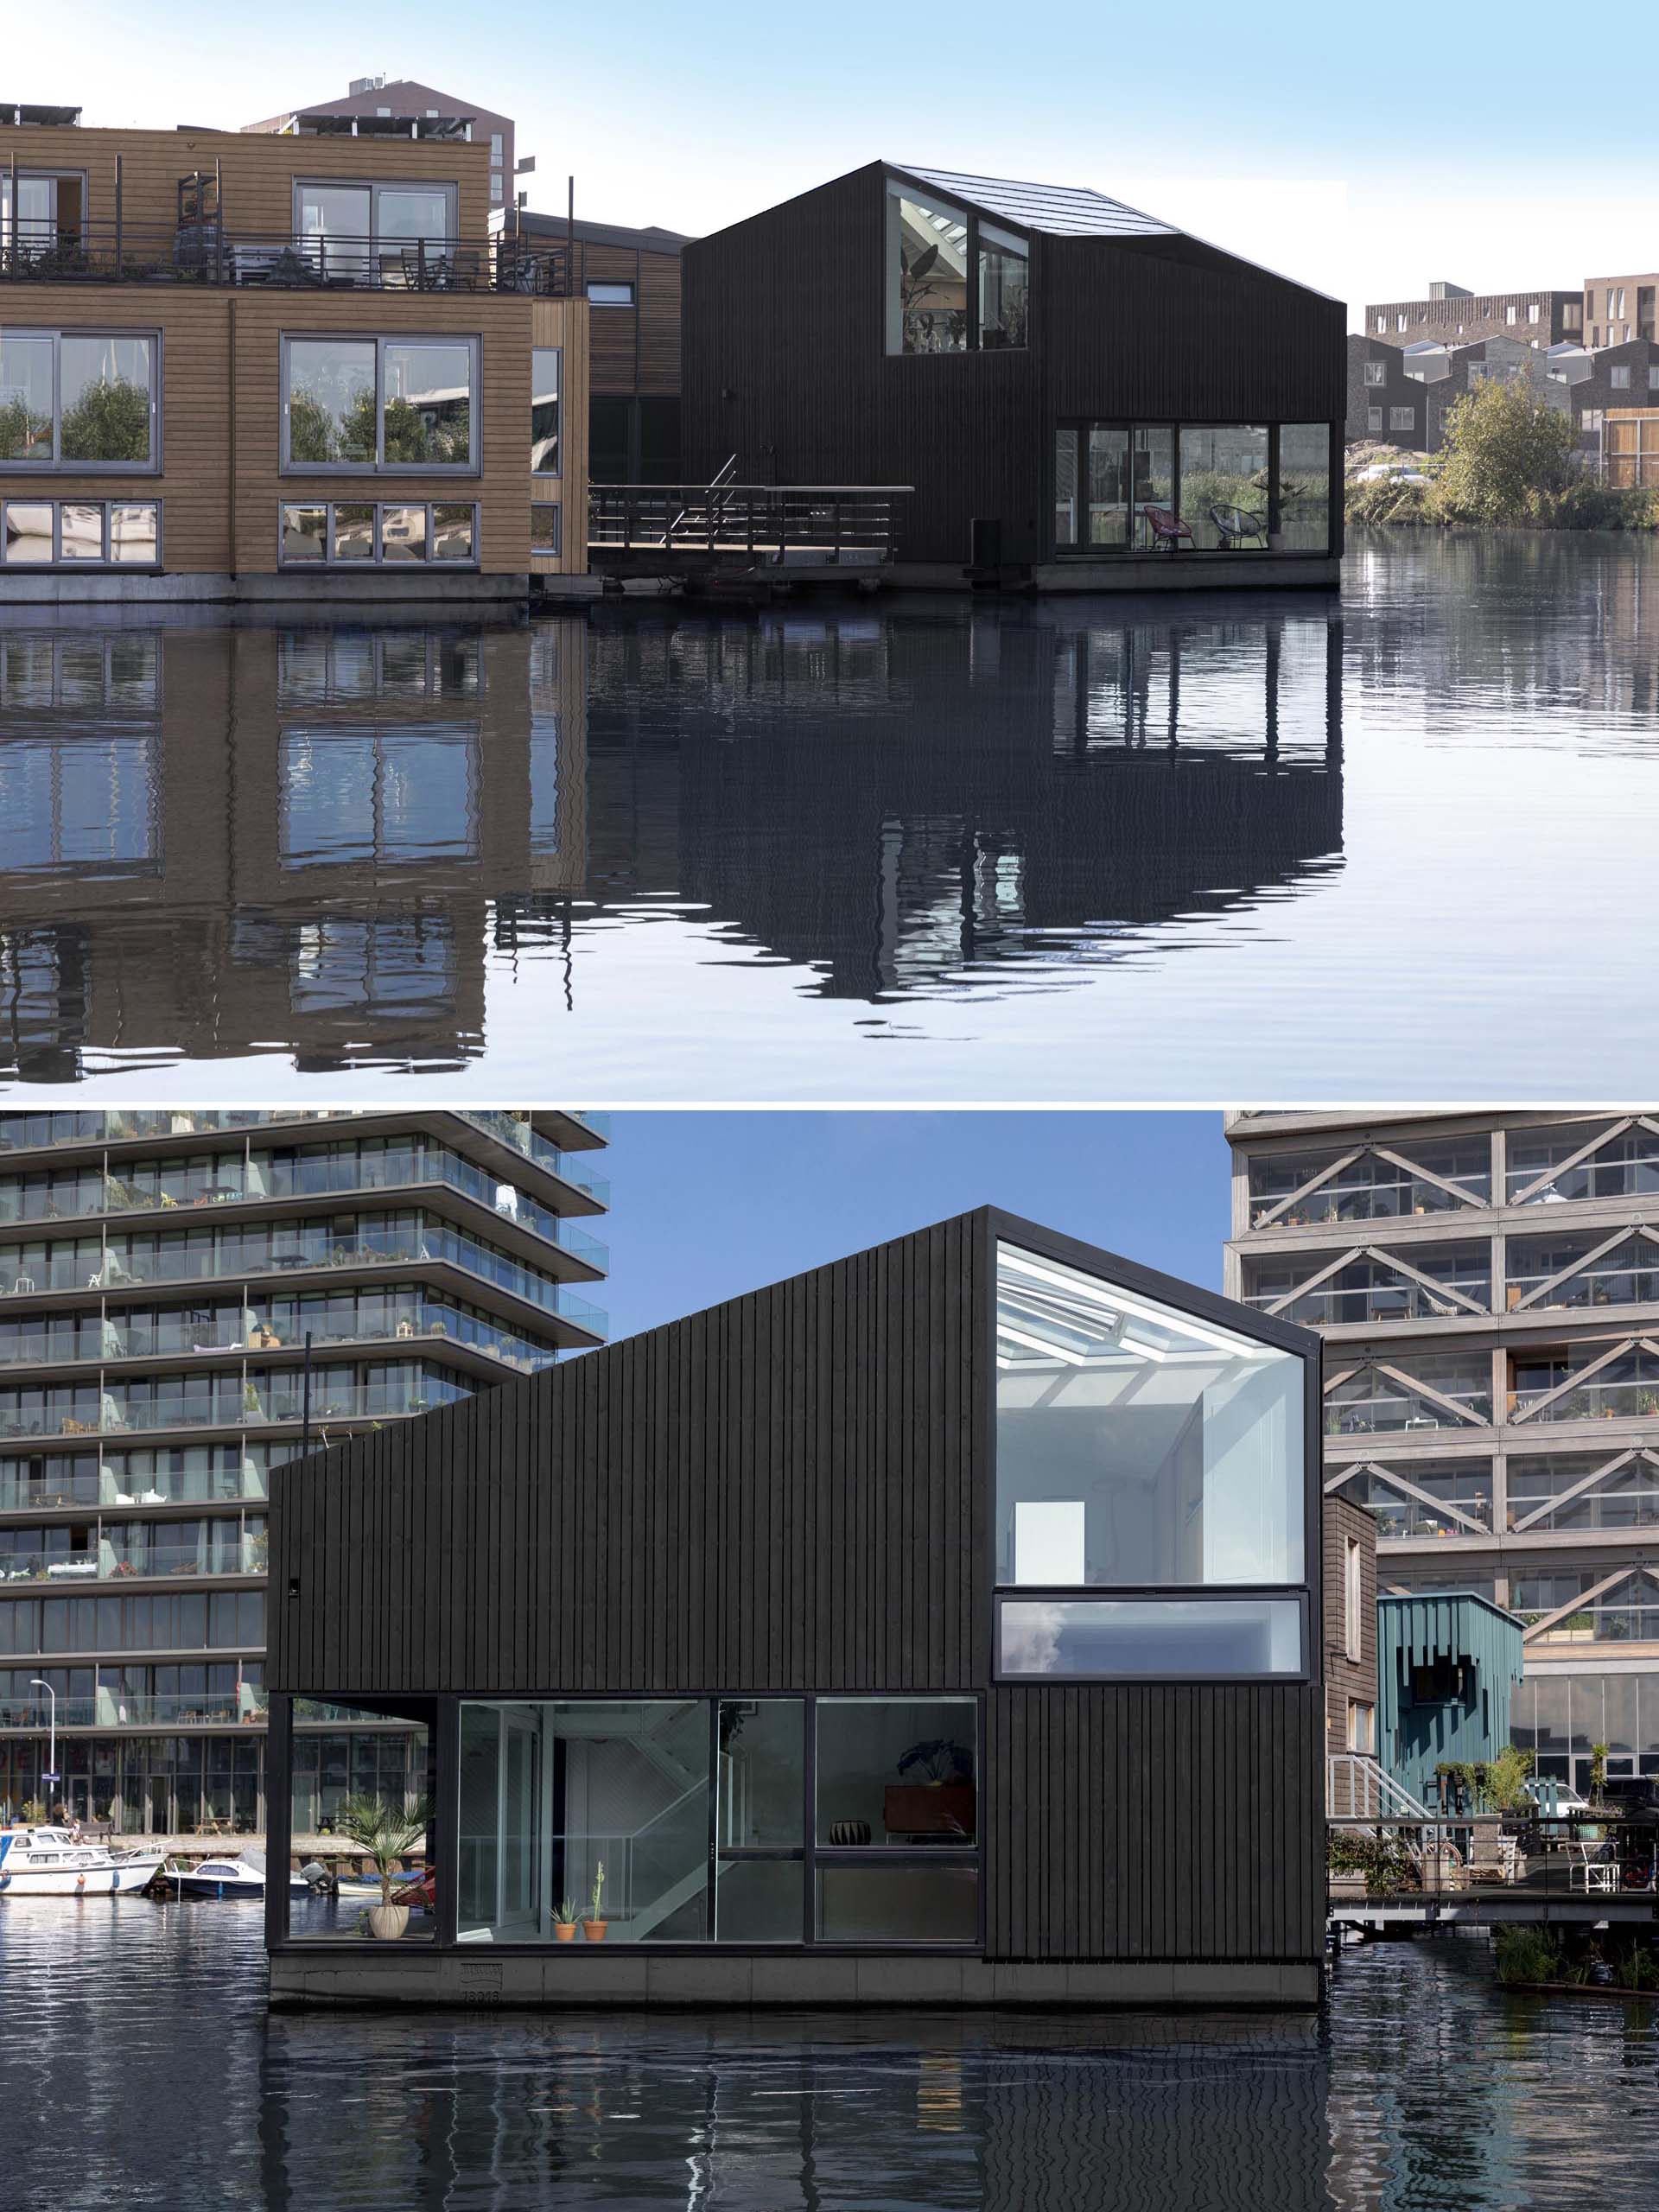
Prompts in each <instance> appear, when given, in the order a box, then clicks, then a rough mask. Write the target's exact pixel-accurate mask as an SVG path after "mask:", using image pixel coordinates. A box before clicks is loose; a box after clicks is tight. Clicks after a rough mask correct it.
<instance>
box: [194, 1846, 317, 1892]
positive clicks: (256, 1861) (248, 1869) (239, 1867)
mask: <svg viewBox="0 0 1659 2212" xmlns="http://www.w3.org/2000/svg"><path fill="white" fill-rule="evenodd" d="M166 1878H167V1881H168V1885H169V1886H170V1887H171V1889H172V1890H173V1891H174V1893H175V1896H178V1897H264V1894H265V1854H264V1852H263V1851H257V1850H248V1851H242V1852H238V1853H237V1855H236V1856H235V1857H234V1858H233V1859H194V1860H191V1859H175V1860H174V1861H173V1863H172V1864H171V1865H170V1866H168V1869H167V1877H166ZM288 1886H289V1889H290V1890H303V1889H304V1888H305V1887H306V1886H307V1885H306V1883H305V1882H304V1881H303V1880H302V1878H301V1877H300V1876H299V1875H298V1874H295V1873H290V1874H289V1878H288Z"/></svg>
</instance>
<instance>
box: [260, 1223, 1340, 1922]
mask: <svg viewBox="0 0 1659 2212" xmlns="http://www.w3.org/2000/svg"><path fill="white" fill-rule="evenodd" d="M1009 1231H1014V1232H1016V1233H1017V1234H1018V1235H1019V1237H1020V1241H1021V1242H1022V1243H1026V1244H1027V1245H1030V1244H1031V1243H1033V1241H1035V1242H1036V1243H1038V1246H1039V1249H1047V1250H1050V1251H1051V1252H1052V1254H1053V1255H1054V1256H1056V1257H1063V1258H1066V1259H1069V1260H1070V1261H1071V1262H1073V1263H1074V1264H1075V1263H1077V1260H1078V1257H1079V1255H1082V1254H1084V1251H1085V1248H1083V1247H1080V1246H1077V1245H1076V1244H1074V1243H1071V1240H1069V1239H1064V1238H1054V1237H1052V1236H1047V1235H1046V1232H1043V1231H1040V1230H1035V1229H1034V1228H1033V1226H1032V1224H1016V1223H1013V1222H1011V1221H1009V1220H1008V1219H1007V1217H1003V1216H1001V1215H999V1214H997V1213H996V1212H995V1211H993V1210H990V1209H982V1210H981V1211H978V1212H976V1213H973V1214H969V1215H965V1216H963V1217H959V1218H957V1219H955V1220H952V1221H949V1222H945V1223H943V1224H938V1226H936V1227H934V1228H931V1229H928V1230H922V1231H919V1232H918V1233H917V1234H916V1235H914V1236H905V1237H900V1238H899V1239H896V1240H895V1241H894V1242H893V1243H888V1244H884V1245H880V1246H878V1247H877V1248H875V1249H874V1250H871V1251H868V1252H862V1253H859V1254H856V1255H854V1256H853V1257H851V1258H849V1259H846V1260H842V1261H837V1262H834V1263H832V1264H831V1265H829V1266H826V1267H822V1268H814V1269H812V1270H811V1271H810V1273H807V1274H802V1275H798V1276H796V1277H794V1278H792V1279H791V1281H786V1282H783V1283H779V1284H776V1285H773V1286H772V1287H770V1288H768V1289H765V1290H760V1291H757V1292H755V1293H753V1294H750V1295H749V1296H747V1297H742V1298H738V1299H734V1300H730V1301H729V1302H728V1303H727V1304H725V1305H722V1306H716V1307H714V1308H713V1309H712V1310H710V1311H709V1312H708V1313H698V1314H694V1315H692V1316H690V1318H689V1319H685V1320H683V1321H678V1322H675V1323H672V1324H670V1325H667V1326H665V1327H662V1328H658V1329H653V1330H651V1331H648V1332H645V1334H643V1335H641V1336H639V1337H637V1338H631V1339H629V1340H627V1341H625V1342H623V1343H621V1344H617V1345H615V1346H613V1347H611V1348H610V1349H607V1350H606V1351H600V1352H596V1353H594V1354H592V1355H590V1356H588V1357H584V1358H582V1359H581V1360H580V1361H577V1362H574V1363H567V1364H564V1365H562V1366H561V1367H559V1368H557V1369H556V1370H552V1371H551V1372H550V1373H548V1374H546V1375H543V1376H540V1377H537V1378H536V1379H535V1380H533V1381H531V1382H529V1383H524V1384H523V1385H514V1386H509V1387H506V1388H504V1389H498V1390H493V1391H491V1392H489V1393H487V1394H486V1395H483V1396H480V1398H478V1399H476V1400H474V1401H473V1402H470V1403H468V1404H466V1405H463V1406H460V1407H454V1408H448V1409H446V1410H444V1411H442V1412H440V1413H437V1414H432V1415H430V1416H428V1417H426V1418H424V1419H423V1420H421V1421H413V1422H409V1423H404V1424H400V1425H399V1426H397V1427H394V1428H390V1429H387V1430H385V1431H384V1432H382V1433H379V1434H377V1435H372V1436H369V1437H365V1438H359V1439H357V1440H353V1442H351V1443H349V1444H346V1445H345V1446H341V1447H340V1449H339V1450H337V1451H335V1452H330V1453H328V1454H327V1455H326V1456H325V1457H321V1458H316V1459H311V1460H308V1461H306V1462H303V1463H298V1464H295V1465H290V1466H288V1467H285V1468H283V1469H281V1470H279V1471H277V1472H276V1473H275V1474H274V1476H273V1479H272V1503H271V1522H270V1527H271V1575H270V1589H271V1616H272V1617H271V1624H270V1683H271V1686H272V1688H273V1689H274V1690H276V1691H277V1692H278V1693H289V1694H298V1695H303V1696H308V1697H317V1698H325V1699H327V1698H338V1699H340V1700H345V1701H350V1700H354V1699H369V1700H373V1699H377V1698H378V1699H382V1700H385V1699H394V1700H397V1699H408V1698H410V1697H425V1698H434V1697H441V1696H448V1695H453V1694H476V1695H481V1696H500V1695H525V1696H529V1695H582V1694H597V1693H607V1692H608V1693H617V1694H629V1695H639V1696H659V1695H660V1696H672V1695H692V1694H699V1693H702V1694H707V1693H712V1692H717V1691H730V1692H740V1691H761V1690H808V1689H810V1690H817V1691H821V1692H832V1691H857V1690H861V1691H888V1692H892V1693H894V1694H899V1693H907V1692H915V1693H921V1692H927V1691H952V1690H955V1691H968V1692H974V1693H976V1694H979V1695H980V1697H981V1698H982V1700H983V1708H984V1746H983V1753H984V1758H983V1770H982V1804H983V1808H984V1813H983V1823H982V1825H983V1837H982V1840H983V1845H984V1854H985V1866H986V1875H985V1898H986V1908H985V1909H986V1929H985V1955H986V1957H987V1958H989V1959H995V1960H1004V1961H1018V1960H1030V1961H1055V1960H1074V1961H1258V1962H1275V1961H1277V1962H1286V1961H1291V1962H1302V1963H1306V1962H1307V1961H1311V1960H1313V1959H1314V1958H1316V1957H1317V1956H1318V1955H1319V1944H1320V1932H1321V1928H1322V1923H1323V1913H1324V1889H1323V1879H1324V1866H1323V1825H1322V1822H1323V1809H1324V1807H1323V1777H1322V1771H1321V1767H1320V1734H1321V1728H1320V1718H1321V1688H1320V1681H1319V1639H1318V1637H1317V1634H1316V1633H1315V1634H1314V1635H1313V1636H1312V1637H1311V1638H1310V1642H1311V1645H1312V1648H1311V1649H1310V1651H1309V1655H1308V1657H1309V1668H1310V1675H1311V1678H1310V1679H1309V1680H1308V1681H1304V1682H1298V1683H1274V1684H1249V1683H1237V1684H1229V1683H1213V1684H1209V1683H1205V1684H1180V1685H1160V1684H1156V1683H1146V1684H1129V1683H1103V1682H1090V1683H1081V1682H1080V1683H1074V1684H1059V1683H1055V1684H1047V1683H1043V1684H1027V1683H1017V1684H1014V1683H1009V1684H1001V1685H998V1684H996V1683H995V1682H994V1681H993V1679H992V1677H993V1666H992V1653H991V1637H992V1623H991V1580H990V1566H989V1527H988V1501H989V1497H990V1485H991V1483H992V1480H993V1452H994V1424H995V1412H994V1406H995V1395H994V1392H995V1367H994V1359H993V1353H992V1319H993V1311H994V1301H995V1282H994V1266H995V1239H996V1237H997V1236H999V1235H1000V1234H1003V1233H1007V1232H1009ZM1094 1256H1095V1257H1096V1259H1097V1260H1098V1259H1100V1258H1103V1255H1094ZM1110 1265H1111V1267H1112V1268H1114V1269H1115V1270H1116V1273H1117V1274H1118V1277H1119V1279H1120V1280H1122V1279H1123V1270H1122V1266H1121V1263H1116V1262H1114V1263H1110ZM1131 1279H1132V1280H1133V1279H1138V1281H1139V1282H1140V1284H1141V1287H1147V1286H1150V1285H1153V1284H1158V1283H1161V1282H1162V1279H1161V1278H1158V1277H1154V1276H1149V1275H1147V1274H1144V1273H1141V1272H1140V1271H1134V1273H1133V1274H1132V1278H1131ZM1171 1289H1173V1286H1170V1285H1168V1284H1166V1283H1165V1284H1163V1294H1168V1293H1169V1291H1170V1290H1171ZM1202 1296H1203V1294H1190V1300H1189V1302H1192V1303H1193V1304H1195V1305H1198V1307H1199V1310H1200V1311H1202V1310H1205V1309H1204V1307H1203V1306H1202V1304H1201V1303H1200V1301H1201V1300H1202ZM1218 1310H1219V1311H1221V1312H1224V1313H1225V1312H1228V1311H1229V1309H1225V1308H1219V1309H1218ZM1284 1340H1285V1341H1286V1342H1287V1343H1289V1344H1294V1345H1296V1346H1297V1348H1299V1349H1302V1350H1303V1351H1305V1355H1306V1357H1307V1358H1308V1362H1309V1377H1310V1381H1309V1402H1310V1403H1316V1402H1317V1385H1318V1374H1317V1367H1318V1361H1317V1351H1308V1350H1307V1347H1308V1346H1309V1345H1310V1344H1311V1343H1312V1340H1311V1339H1309V1338H1306V1336H1305V1335H1304V1333H1303V1332H1294V1331H1291V1332H1284ZM1317 1452H1318V1440H1317V1434H1316V1435H1315V1436H1314V1438H1313V1440H1312V1442H1311V1443H1310V1446H1309V1450H1308V1454H1307V1458H1308V1462H1309V1464H1308V1474H1307V1479H1308V1483H1309V1484H1310V1492H1309V1495H1310V1497H1311V1498H1312V1499H1313V1500H1314V1501H1315V1502H1314V1503H1313V1506H1312V1508H1311V1510H1312V1511H1313V1513H1314V1514H1317V1491H1316V1489H1315V1488H1313V1485H1314V1484H1315V1482H1316V1469H1317ZM1313 1526H1314V1527H1315V1528H1316V1527H1317V1522H1316V1521H1315V1522H1314V1523H1313ZM1318 1579H1319V1578H1318V1567H1317V1551H1316V1552H1315V1555H1314V1558H1313V1560H1311V1561H1310V1568H1309V1580H1310V1583H1311V1585H1312V1586H1313V1589H1314V1598H1313V1618H1314V1619H1315V1620H1317V1618H1318V1599H1317V1585H1318Z"/></svg>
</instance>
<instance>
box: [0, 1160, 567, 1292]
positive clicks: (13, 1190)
mask: <svg viewBox="0 0 1659 2212" xmlns="http://www.w3.org/2000/svg"><path fill="white" fill-rule="evenodd" d="M554 1157H555V1158H560V1157H563V1155H560V1154H555V1155H554ZM211 1172H212V1173H213V1175H214V1176H215V1177H216V1178H217V1179H216V1180H213V1181H211V1182H205V1183H203V1182H194V1181H191V1180H190V1179H188V1178H185V1177H181V1178H180V1179H179V1180H178V1182H177V1184H176V1186H175V1188H173V1189H170V1190H169V1189H167V1188H164V1187H159V1186H157V1185H154V1184H151V1183H147V1182H146V1181H145V1179H143V1177H142V1176H140V1175H138V1174H137V1173H136V1172H135V1171H133V1170H131V1169H130V1170H129V1171H128V1173H126V1174H124V1175H118V1174H109V1175H86V1176H82V1177H80V1178H79V1179H77V1181H76V1183H75V1184H74V1185H73V1186H71V1185H69V1184H68V1183H67V1180H66V1181H64V1182H62V1183H60V1185H58V1186H57V1187H55V1188H54V1189H52V1190H50V1191H48V1190H45V1189H40V1188H36V1187H35V1186H34V1185H30V1184H19V1183H16V1182H13V1183H10V1184H8V1183H7V1182H6V1181H5V1180H4V1179H3V1178H0V1223H8V1222H29V1223H34V1222H39V1223H42V1224H46V1223H50V1222H54V1221H84V1220H92V1219H94V1218H97V1217H100V1216H105V1215H116V1216H120V1215H130V1214H154V1215H166V1216H169V1217H171V1216H175V1215H178V1214H188V1215H190V1216H192V1217H199V1216H200V1215H202V1214H204V1213H211V1211H212V1210H213V1208H214V1207H216V1206H221V1205H230V1204H233V1203H238V1202H241V1201H245V1200H262V1201H263V1200H269V1199H277V1200H294V1201H296V1202H301V1203H303V1202H304V1201H306V1200H308V1199H313V1198H361V1197H362V1196H364V1195H365V1193H366V1192H372V1191H412V1190H418V1189H420V1188H422V1187H423V1186H425V1185H432V1184H437V1185H441V1186H442V1187H444V1188H447V1189H449V1190H452V1191H456V1192H460V1193H461V1196H462V1197H464V1198H470V1199H471V1200H472V1201H473V1203H474V1205H480V1206H486V1207H488V1208H489V1209H490V1211H492V1212H493V1213H497V1214H499V1215H500V1216H501V1217H503V1218H504V1219H506V1220H510V1221H512V1222H513V1223H514V1224H516V1225H517V1226H518V1227H519V1228H522V1229H526V1230H530V1232H531V1234H532V1235H533V1236H541V1237H543V1238H545V1239H546V1241H547V1242H548V1243H550V1244H555V1245H557V1246H558V1248H559V1249H561V1250H562V1251H566V1252H569V1254H570V1255H572V1257H573V1258H575V1259H578V1260H582V1261H583V1262H586V1263H587V1264H588V1265H589V1266H591V1267H594V1268H599V1269H601V1271H602V1270H603V1269H604V1268H605V1267H606V1265H607V1260H608V1254H607V1249H606V1247H605V1245H604V1244H603V1243H601V1242H600V1240H599V1239H598V1238H597V1237H595V1236H590V1235H589V1234H588V1231H587V1230H582V1229H578V1228H577V1227H576V1226H575V1224H573V1223H571V1222H568V1221H566V1220H565V1219H564V1217H563V1215H560V1214H556V1213H553V1212H550V1211H549V1210H548V1208H547V1207H545V1206H543V1205H537V1202H536V1201H535V1200H534V1199H533V1198H531V1197H529V1196H528V1194H527V1193H525V1192H522V1191H517V1192H512V1195H511V1197H510V1198H503V1197H502V1195H501V1193H502V1192H503V1190H504V1188H505V1187H507V1186H505V1185H502V1184H501V1183H499V1181H498V1179H496V1178H495V1177H494V1176H493V1175H487V1174H486V1173H484V1171H483V1170H482V1169H481V1168H479V1167H475V1166H474V1165H473V1164H472V1162H471V1161H470V1160H463V1159H461V1156H460V1154H458V1153H450V1152H445V1151H443V1150H442V1149H440V1148H437V1147H430V1148H429V1149H427V1150H424V1151H417V1150H413V1149H410V1150H396V1151H384V1152H372V1153H365V1154H359V1155H357V1156H355V1157H352V1156H344V1157H342V1156H338V1155H334V1154H320V1155H319V1156H318V1157H317V1158H315V1160H308V1159H303V1158H302V1159H298V1160H280V1161H273V1160H271V1159H270V1156H269V1155H268V1154H259V1153H255V1154H253V1156H252V1157H251V1159H250V1160H246V1161H244V1160H230V1161H225V1162H221V1163H219V1164H218V1165H217V1166H215V1167H214V1168H213V1170H212V1171H211ZM567 1180H577V1178H576V1177H575V1175H574V1174H573V1175H572V1176H571V1177H568V1178H567ZM581 1187H582V1189H584V1190H588V1189H589V1188H590V1185H589V1183H587V1182H583V1183H582V1184H581ZM592 1194H593V1195H597V1192H593V1193H592ZM607 1194H608V1192H607ZM193 1225H194V1221H193Z"/></svg>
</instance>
